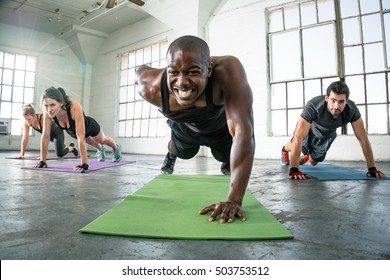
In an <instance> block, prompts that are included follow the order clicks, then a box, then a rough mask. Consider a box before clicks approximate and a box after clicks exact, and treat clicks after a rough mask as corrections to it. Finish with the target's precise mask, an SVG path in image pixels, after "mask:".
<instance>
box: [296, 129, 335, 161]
mask: <svg viewBox="0 0 390 280" xmlns="http://www.w3.org/2000/svg"><path fill="white" fill-rule="evenodd" d="M336 137H337V134H336V133H335V134H333V135H332V136H331V137H329V138H318V137H316V136H315V135H314V133H313V132H312V131H311V130H309V133H308V134H307V135H306V137H305V138H304V139H303V141H302V153H303V154H304V155H307V154H309V155H310V157H311V158H312V159H313V160H314V161H316V162H322V161H324V160H325V157H326V153H327V152H328V150H329V149H330V146H331V145H332V143H333V141H334V140H335V139H336Z"/></svg>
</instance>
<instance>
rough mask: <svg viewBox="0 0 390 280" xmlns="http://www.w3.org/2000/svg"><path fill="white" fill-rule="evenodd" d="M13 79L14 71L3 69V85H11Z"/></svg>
mask: <svg viewBox="0 0 390 280" xmlns="http://www.w3.org/2000/svg"><path fill="white" fill-rule="evenodd" d="M13 78H14V71H13V70H10V69H4V71H3V84H6V85H12V81H13Z"/></svg>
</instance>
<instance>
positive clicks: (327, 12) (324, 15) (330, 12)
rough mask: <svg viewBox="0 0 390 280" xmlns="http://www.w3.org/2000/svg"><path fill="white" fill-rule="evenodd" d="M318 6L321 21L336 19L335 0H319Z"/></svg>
mask: <svg viewBox="0 0 390 280" xmlns="http://www.w3.org/2000/svg"><path fill="white" fill-rule="evenodd" d="M317 7H318V19H319V22H324V21H328V20H334V19H335V13H334V2H333V0H318V1H317Z"/></svg>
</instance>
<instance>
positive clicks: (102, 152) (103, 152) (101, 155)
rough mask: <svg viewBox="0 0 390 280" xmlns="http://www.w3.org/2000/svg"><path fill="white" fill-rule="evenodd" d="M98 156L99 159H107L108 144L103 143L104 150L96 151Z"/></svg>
mask: <svg viewBox="0 0 390 280" xmlns="http://www.w3.org/2000/svg"><path fill="white" fill-rule="evenodd" d="M96 157H97V160H98V161H105V160H106V145H102V150H97V151H96Z"/></svg>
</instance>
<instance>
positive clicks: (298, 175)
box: [288, 167, 310, 180]
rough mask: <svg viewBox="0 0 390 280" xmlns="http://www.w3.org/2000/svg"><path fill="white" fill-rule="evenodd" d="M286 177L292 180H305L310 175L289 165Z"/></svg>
mask: <svg viewBox="0 0 390 280" xmlns="http://www.w3.org/2000/svg"><path fill="white" fill-rule="evenodd" d="M288 178H290V179H293V180H306V179H309V178H310V176H309V175H307V174H306V173H303V172H301V171H299V169H298V168H296V167H291V168H290V173H289V174H288Z"/></svg>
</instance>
